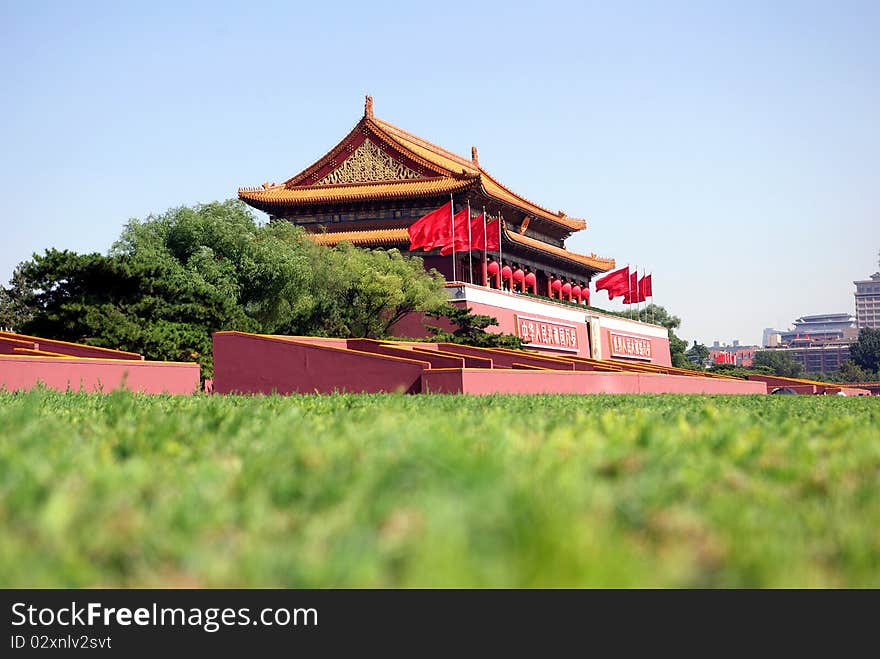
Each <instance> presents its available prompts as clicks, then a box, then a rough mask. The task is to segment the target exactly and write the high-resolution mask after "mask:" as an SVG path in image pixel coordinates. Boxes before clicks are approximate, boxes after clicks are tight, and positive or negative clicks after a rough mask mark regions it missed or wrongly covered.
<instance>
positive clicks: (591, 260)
mask: <svg viewBox="0 0 880 659" xmlns="http://www.w3.org/2000/svg"><path fill="white" fill-rule="evenodd" d="M504 239H505V242H509V243H511V244H512V245H516V246H519V247H525V248H526V249H530V250H534V251H536V252H540V253H542V254H546V255H549V256H553V257H556V258H558V259H562V260H564V261H567V262H569V263H574V264H576V265H578V266H580V267H586V268H589V269H590V270H592V271H594V272H608V271H609V270H611V269H613V268H614V266H615V261H614V259H609V258H604V257H601V256H596V255H595V254H591V255H589V256H587V255H586V254H578V253H577V252H571V251H569V250H567V249H563V248H561V247H556V246H555V245H548V244H547V243H545V242H543V241H541V240H536V239H535V238H529V237H528V236H523V235H521V234H518V233H511V232H510V231H508V230H507V227H504Z"/></svg>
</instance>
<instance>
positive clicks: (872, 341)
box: [849, 327, 880, 373]
mask: <svg viewBox="0 0 880 659" xmlns="http://www.w3.org/2000/svg"><path fill="white" fill-rule="evenodd" d="M849 355H850V358H851V359H852V361H853V362H854V363H855V365H856V366H858V367H859V368H861V369H862V370H863V371H869V372H874V373H878V372H880V329H873V328H871V327H863V328H862V329H860V330H859V339H858V341H856V342H855V343H854V344H853V345H852V346H850V349H849Z"/></svg>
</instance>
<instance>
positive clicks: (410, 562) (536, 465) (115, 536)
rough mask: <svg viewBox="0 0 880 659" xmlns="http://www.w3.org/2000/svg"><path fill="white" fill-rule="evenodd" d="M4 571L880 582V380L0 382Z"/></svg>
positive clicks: (218, 581) (272, 582)
mask: <svg viewBox="0 0 880 659" xmlns="http://www.w3.org/2000/svg"><path fill="white" fill-rule="evenodd" d="M0 586H287V587H325V586H340V587H347V586H367V587H370V586H874V587H878V586H880V398H877V397H874V398H870V399H868V398H843V397H836V396H828V397H811V396H761V397H758V396H753V397H735V396H730V397H710V396H647V395H643V396H493V397H465V396H460V397H455V396H438V395H432V396H396V395H380V396H366V395H361V396H350V395H347V396H302V397H299V396H294V397H256V398H249V397H230V396H205V395H200V396H195V397H182V396H181V397H162V396H154V397H151V396H139V395H132V394H126V393H113V394H110V395H95V394H60V393H54V392H45V391H37V392H32V393H28V394H9V393H4V394H0Z"/></svg>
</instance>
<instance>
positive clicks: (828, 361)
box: [775, 341, 852, 373]
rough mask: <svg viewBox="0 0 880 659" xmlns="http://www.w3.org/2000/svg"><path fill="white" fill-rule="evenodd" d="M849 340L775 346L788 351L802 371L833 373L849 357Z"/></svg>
mask: <svg viewBox="0 0 880 659" xmlns="http://www.w3.org/2000/svg"><path fill="white" fill-rule="evenodd" d="M850 345H852V344H851V343H850V342H844V341H839V342H834V343H827V344H825V345H809V346H798V347H788V348H775V350H780V351H783V352H787V353H789V354H790V355H791V356H792V358H793V359H794V360H795V361H796V362H798V363H800V365H801V366H803V367H804V373H835V372H837V371H839V370H840V367H841V366H843V363H844V362H845V361H846V360H847V359H849V347H850Z"/></svg>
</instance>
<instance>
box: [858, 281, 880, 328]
mask: <svg viewBox="0 0 880 659" xmlns="http://www.w3.org/2000/svg"><path fill="white" fill-rule="evenodd" d="M853 283H854V284H855V285H856V293H855V296H856V326H857V327H858V328H859V329H861V328H862V327H872V328H875V329H877V328H880V272H875V273H874V274H873V275H871V278H870V279H863V280H861V281H854V282H853Z"/></svg>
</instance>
